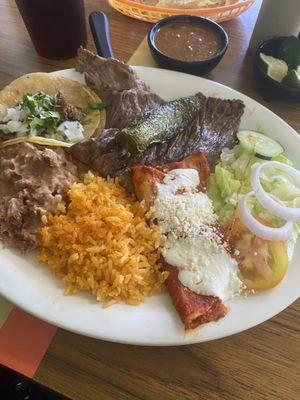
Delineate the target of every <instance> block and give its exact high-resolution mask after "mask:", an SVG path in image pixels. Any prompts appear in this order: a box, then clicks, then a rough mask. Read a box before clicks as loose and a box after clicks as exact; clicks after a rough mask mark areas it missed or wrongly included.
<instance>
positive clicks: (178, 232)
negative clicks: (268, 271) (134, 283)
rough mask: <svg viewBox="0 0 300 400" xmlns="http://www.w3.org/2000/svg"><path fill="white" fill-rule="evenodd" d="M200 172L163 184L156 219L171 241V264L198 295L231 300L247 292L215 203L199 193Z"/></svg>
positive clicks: (174, 175)
mask: <svg viewBox="0 0 300 400" xmlns="http://www.w3.org/2000/svg"><path fill="white" fill-rule="evenodd" d="M199 183H200V180H199V174H198V172H197V171H196V170H195V169H174V170H172V171H170V172H168V173H167V174H166V175H165V177H164V180H163V181H162V182H161V183H157V197H156V199H155V202H154V215H153V219H154V220H155V221H156V222H157V224H158V227H159V228H160V231H161V232H162V233H163V234H165V236H166V241H165V244H164V247H163V249H162V255H163V257H164V259H165V261H166V262H167V263H168V264H170V265H172V266H174V267H177V268H178V270H179V274H178V277H179V280H180V281H181V283H182V284H183V285H184V286H186V287H188V288H189V289H190V290H192V291H193V292H195V293H198V294H203V295H208V296H216V297H219V298H220V299H221V300H223V301H225V300H229V299H231V298H232V297H234V296H236V295H238V294H239V293H240V291H241V289H242V282H241V281H240V279H239V277H238V275H237V272H238V268H237V262H236V260H235V259H234V258H233V257H232V256H231V254H230V253H229V252H228V250H227V248H226V244H225V243H224V240H223V239H222V236H221V235H220V233H219V232H218V229H217V215H216V214H215V213H214V211H213V205H212V201H211V200H210V199H209V197H208V196H207V195H206V194H205V193H202V192H200V191H199V190H198V186H199Z"/></svg>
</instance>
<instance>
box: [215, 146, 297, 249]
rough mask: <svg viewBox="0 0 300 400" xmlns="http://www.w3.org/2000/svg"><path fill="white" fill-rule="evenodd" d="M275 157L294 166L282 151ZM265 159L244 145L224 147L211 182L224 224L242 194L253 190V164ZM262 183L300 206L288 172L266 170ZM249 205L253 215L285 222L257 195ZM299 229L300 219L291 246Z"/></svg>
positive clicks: (270, 190) (271, 221) (290, 202)
mask: <svg viewBox="0 0 300 400" xmlns="http://www.w3.org/2000/svg"><path fill="white" fill-rule="evenodd" d="M274 160H275V161H279V162H282V163H285V164H287V165H290V166H292V165H293V163H292V161H291V160H289V159H288V158H287V157H286V156H285V155H282V154H281V155H280V156H277V157H274ZM263 161H264V160H261V159H260V158H257V157H255V156H254V155H253V154H251V153H249V152H247V151H245V150H244V149H243V148H242V147H241V146H240V145H236V146H235V147H234V148H233V149H228V148H225V149H223V151H222V154H221V161H220V163H219V164H218V165H217V166H216V168H215V172H214V173H213V174H211V176H210V178H209V182H208V195H209V196H210V198H211V199H212V201H213V204H214V209H215V211H216V213H217V214H218V215H219V220H220V223H221V224H222V225H224V226H226V225H228V224H229V223H230V222H231V221H232V218H233V216H234V214H235V210H236V206H237V204H238V201H239V200H240V198H241V196H242V195H243V194H245V193H248V192H250V191H251V190H252V188H251V183H250V173H251V167H252V165H253V164H254V163H257V162H263ZM261 183H262V185H263V187H264V189H265V190H266V191H267V192H270V193H272V194H273V195H274V196H276V197H277V198H279V199H280V200H281V201H283V202H284V203H285V204H286V205H287V206H289V207H292V206H294V207H300V189H299V187H297V186H296V185H295V183H294V182H293V180H292V178H290V177H289V176H288V175H286V174H284V173H283V172H280V173H279V172H278V170H270V169H268V170H267V169H265V170H264V172H263V173H262V174H261ZM249 206H250V209H251V211H252V213H253V215H255V216H257V217H261V218H263V219H264V220H266V221H268V222H270V223H271V224H272V225H273V226H281V225H282V223H283V221H282V220H280V219H279V218H277V217H276V216H274V215H272V214H270V213H269V212H268V211H267V210H266V209H264V208H263V207H262V206H261V205H260V204H259V203H258V202H257V200H256V199H255V197H253V198H250V199H249ZM299 232H300V222H298V223H297V224H295V230H294V235H293V237H292V238H291V239H290V241H289V243H287V245H288V247H289V248H290V249H291V248H292V247H293V245H294V244H295V242H296V240H297V236H298V234H299Z"/></svg>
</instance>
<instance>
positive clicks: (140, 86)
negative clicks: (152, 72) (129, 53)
mask: <svg viewBox="0 0 300 400" xmlns="http://www.w3.org/2000/svg"><path fill="white" fill-rule="evenodd" d="M76 70H77V71H79V72H82V73H84V76H85V80H86V83H87V85H88V86H89V87H90V88H91V89H93V90H94V91H95V92H96V93H97V94H98V95H99V96H100V98H101V99H103V100H105V101H106V102H107V103H108V106H107V108H106V111H107V114H106V127H107V128H120V129H121V128H124V127H125V126H128V125H129V124H130V123H132V122H133V121H134V120H135V119H136V118H138V117H140V116H142V115H143V114H144V113H145V112H147V111H148V110H150V109H152V108H155V107H157V106H159V105H161V104H164V103H165V101H164V100H163V99H161V98H160V97H159V96H157V95H156V94H155V93H152V92H151V90H150V88H149V86H148V85H147V84H146V83H145V82H143V81H142V80H141V79H140V78H139V77H138V75H137V74H136V73H135V72H134V70H133V69H132V68H131V67H130V66H129V65H128V64H125V63H123V62H121V61H118V60H115V59H113V58H102V57H99V56H97V55H96V54H94V53H92V52H91V51H89V50H86V49H83V48H80V49H79V50H78V56H77V63H76Z"/></svg>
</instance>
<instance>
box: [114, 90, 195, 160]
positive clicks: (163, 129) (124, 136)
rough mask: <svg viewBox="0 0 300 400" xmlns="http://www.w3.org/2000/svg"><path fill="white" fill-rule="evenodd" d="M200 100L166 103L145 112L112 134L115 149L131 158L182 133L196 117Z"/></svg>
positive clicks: (189, 99)
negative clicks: (129, 155)
mask: <svg viewBox="0 0 300 400" xmlns="http://www.w3.org/2000/svg"><path fill="white" fill-rule="evenodd" d="M202 105H203V100H202V99H201V98H199V97H197V96H189V97H184V98H181V99H178V100H174V101H170V102H169V103H166V104H164V105H162V106H159V107H157V108H154V109H153V110H151V111H149V112H148V113H147V114H146V115H145V116H144V117H142V118H140V119H139V120H137V121H135V122H134V123H133V124H132V125H131V126H129V127H127V128H123V129H121V130H120V131H119V132H117V134H116V140H117V143H118V146H119V147H120V148H121V149H124V150H127V151H128V152H130V153H131V154H136V153H138V152H140V151H143V150H145V149H146V148H147V147H149V146H150V145H151V144H153V143H157V142H163V141H165V140H167V139H169V138H170V137H172V136H173V135H175V134H179V133H181V132H183V131H184V130H186V129H187V128H188V126H189V125H190V124H191V122H192V121H193V120H194V119H195V117H196V116H197V114H198V113H199V110H200V108H201V107H202Z"/></svg>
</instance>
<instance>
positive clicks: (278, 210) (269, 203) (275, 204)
mask: <svg viewBox="0 0 300 400" xmlns="http://www.w3.org/2000/svg"><path fill="white" fill-rule="evenodd" d="M265 166H269V167H272V166H273V167H275V168H277V169H279V170H281V171H283V172H285V173H286V174H287V175H289V176H291V177H292V178H293V179H294V180H295V181H296V183H297V185H299V187H300V171H298V170H296V169H295V168H292V167H289V166H288V165H285V164H283V163H281V162H278V161H266V162H263V163H256V164H254V165H253V166H252V171H251V176H250V181H251V185H252V188H253V191H254V194H255V196H256V197H257V200H258V201H259V203H260V204H261V205H262V206H263V207H265V208H266V209H267V210H268V211H270V213H271V214H274V215H276V216H277V217H280V218H282V219H284V220H286V221H300V208H294V207H287V206H286V205H284V204H283V203H282V202H280V200H279V199H277V198H276V200H274V197H275V196H272V195H271V194H270V193H267V192H266V191H265V190H264V188H263V187H262V184H261V182H260V172H261V170H262V168H264V167H265Z"/></svg>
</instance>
